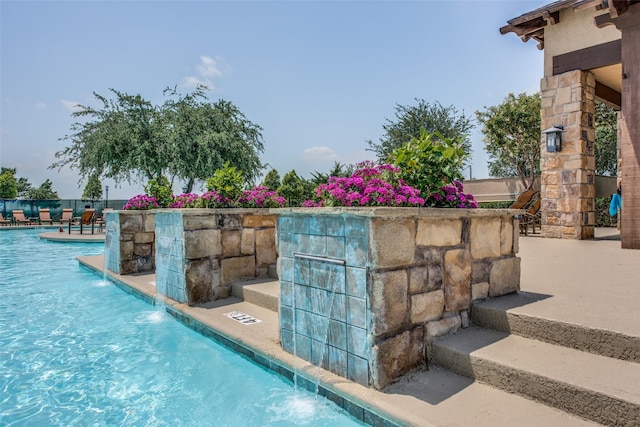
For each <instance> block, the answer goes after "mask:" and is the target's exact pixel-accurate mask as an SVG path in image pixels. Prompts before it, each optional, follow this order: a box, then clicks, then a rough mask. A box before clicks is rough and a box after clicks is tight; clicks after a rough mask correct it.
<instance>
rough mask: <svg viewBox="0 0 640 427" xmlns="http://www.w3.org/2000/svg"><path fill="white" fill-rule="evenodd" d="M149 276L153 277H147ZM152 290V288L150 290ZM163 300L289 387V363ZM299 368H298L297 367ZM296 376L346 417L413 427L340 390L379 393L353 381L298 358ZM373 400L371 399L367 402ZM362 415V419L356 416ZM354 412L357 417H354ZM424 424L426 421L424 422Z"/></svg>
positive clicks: (142, 293) (151, 298) (127, 287)
mask: <svg viewBox="0 0 640 427" xmlns="http://www.w3.org/2000/svg"><path fill="white" fill-rule="evenodd" d="M88 258H94V259H95V258H103V256H102V255H95V256H81V257H77V258H76V259H77V260H78V262H79V264H80V266H81V267H83V268H87V269H89V270H90V271H92V272H94V273H99V274H102V275H103V276H105V275H104V271H103V270H102V269H100V268H99V267H98V266H96V265H94V264H92V263H90V262H89V261H88V260H87V259H88ZM150 274H153V273H150ZM105 278H108V279H109V280H110V281H111V282H113V283H114V284H115V285H116V286H117V287H118V288H119V289H121V290H122V291H124V292H125V293H128V294H130V295H133V296H134V297H136V298H139V299H141V300H143V301H144V302H146V303H147V304H150V305H157V303H158V298H157V296H156V294H155V292H154V293H153V294H151V291H150V289H144V288H142V287H138V286H136V285H134V284H133V283H131V282H127V280H126V276H122V275H118V274H115V273H112V272H111V271H108V272H107V274H106V276H105ZM154 290H155V287H154ZM162 298H163V300H164V305H165V310H166V311H167V313H168V314H169V315H171V316H172V317H173V318H174V319H176V320H177V321H179V322H180V323H182V324H183V325H185V326H186V327H188V328H189V329H191V330H193V331H195V332H197V333H199V334H200V335H202V336H204V337H206V338H209V339H212V340H213V341H215V342H217V343H218V344H220V345H222V346H224V347H225V348H228V349H229V350H231V351H234V352H235V353H237V354H239V355H241V356H242V357H244V358H245V359H248V360H250V361H252V362H253V363H256V364H258V365H260V366H261V367H263V368H264V369H267V370H269V371H270V372H273V373H275V374H277V375H278V376H280V377H282V378H283V379H284V380H286V381H289V382H291V383H293V376H294V367H293V364H292V363H289V362H288V361H286V360H284V359H283V358H281V357H278V355H277V354H274V353H273V352H269V353H270V354H268V353H266V352H265V351H262V350H261V349H260V348H258V347H256V346H252V345H251V344H250V343H247V342H246V341H245V340H242V339H241V337H233V336H230V335H229V334H228V333H225V332H223V331H221V330H220V329H219V328H216V327H215V326H214V325H211V324H206V323H204V322H203V321H201V320H199V319H197V318H196V317H194V315H193V313H189V312H188V311H190V309H191V307H189V306H188V305H187V304H182V303H179V302H177V301H174V300H172V299H170V298H167V297H162ZM279 350H280V351H281V352H282V353H284V354H283V355H284V356H289V357H290V358H291V359H292V360H293V355H291V354H290V353H287V352H285V351H284V350H282V349H281V348H280V349H279ZM297 365H300V366H297ZM295 369H296V373H297V377H298V381H297V385H298V386H301V387H303V388H305V389H306V390H308V391H311V392H315V388H316V383H317V385H318V394H319V395H320V396H323V397H325V398H327V399H328V400H330V401H332V402H333V403H334V404H336V405H337V406H338V407H339V408H341V409H342V410H343V411H345V412H346V413H348V414H349V415H350V416H352V417H353V418H354V419H356V420H358V421H360V422H362V423H364V424H367V425H372V426H384V427H391V426H394V427H403V426H410V425H413V424H412V423H411V421H409V420H406V419H402V418H400V417H398V416H396V415H392V414H390V413H388V412H387V411H385V410H384V409H381V408H379V407H378V406H376V405H375V404H374V403H372V402H367V399H366V397H359V396H357V395H356V391H349V390H344V389H343V388H345V387H349V388H361V389H362V390H363V391H362V392H361V394H362V393H364V390H366V391H368V392H372V391H373V392H379V393H383V392H381V391H379V390H375V389H370V388H368V387H365V386H362V385H360V384H357V383H355V382H353V381H350V380H347V379H346V378H342V377H340V376H338V375H336V374H334V373H332V372H329V371H327V370H325V369H322V368H319V367H317V366H314V365H312V364H311V363H309V362H306V361H304V360H302V359H300V358H298V359H296V368H295ZM369 400H375V399H373V398H372V399H369ZM360 411H362V415H360V414H359V412H360ZM354 412H357V413H354ZM425 421H426V420H425Z"/></svg>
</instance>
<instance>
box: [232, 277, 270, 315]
mask: <svg viewBox="0 0 640 427" xmlns="http://www.w3.org/2000/svg"><path fill="white" fill-rule="evenodd" d="M231 295H233V296H234V297H237V298H240V299H243V300H244V301H245V302H248V303H251V304H254V305H257V306H259V307H263V308H266V309H268V310H271V311H275V312H276V313H277V312H278V296H279V295H280V282H279V281H278V280H272V279H267V280H251V281H246V282H238V283H234V284H233V285H231Z"/></svg>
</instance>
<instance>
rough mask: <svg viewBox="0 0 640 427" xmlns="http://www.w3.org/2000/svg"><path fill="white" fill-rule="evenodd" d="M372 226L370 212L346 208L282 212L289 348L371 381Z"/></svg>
mask: <svg viewBox="0 0 640 427" xmlns="http://www.w3.org/2000/svg"><path fill="white" fill-rule="evenodd" d="M368 230H369V223H368V220H367V219H366V218H360V217H355V216H351V215H346V214H337V215H313V216H312V215H298V214H293V215H280V216H279V218H278V247H279V254H280V271H279V275H280V307H279V308H280V338H281V341H282V346H283V348H284V349H285V350H286V351H288V352H290V353H294V354H295V355H296V356H298V357H301V358H303V359H305V360H307V361H310V362H312V363H313V364H315V365H318V366H322V367H323V368H325V369H327V370H329V371H331V372H334V373H335V374H337V375H340V376H342V377H344V378H349V379H351V380H353V381H356V382H358V383H360V384H363V385H368V384H369V353H370V351H369V344H368V336H369V332H368V324H369V321H368V316H369V314H368V309H367V307H368V305H367V265H368V247H369V244H368ZM297 254H302V255H310V256H314V257H320V258H328V259H329V260H315V259H307V258H304V257H300V256H296V255H297ZM331 260H341V261H343V263H340V264H338V263H332V262H330V261H331Z"/></svg>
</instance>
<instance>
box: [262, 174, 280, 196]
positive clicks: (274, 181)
mask: <svg viewBox="0 0 640 427" xmlns="http://www.w3.org/2000/svg"><path fill="white" fill-rule="evenodd" d="M262 185H263V186H264V187H267V188H268V189H269V190H271V191H276V190H277V189H278V187H280V174H279V173H278V171H277V170H275V169H271V170H270V171H269V172H267V175H266V176H265V177H264V180H263V181H262Z"/></svg>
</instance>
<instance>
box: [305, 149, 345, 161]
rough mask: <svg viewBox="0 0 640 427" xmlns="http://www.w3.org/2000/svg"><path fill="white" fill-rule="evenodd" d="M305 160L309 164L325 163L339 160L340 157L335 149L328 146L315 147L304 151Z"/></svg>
mask: <svg viewBox="0 0 640 427" xmlns="http://www.w3.org/2000/svg"><path fill="white" fill-rule="evenodd" d="M303 153H304V159H305V160H306V161H308V162H325V161H335V160H338V155H337V154H336V152H335V151H333V149H331V148H329V147H326V146H321V147H317V146H313V147H311V148H307V149H306V150H304V152H303Z"/></svg>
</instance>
